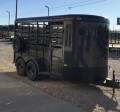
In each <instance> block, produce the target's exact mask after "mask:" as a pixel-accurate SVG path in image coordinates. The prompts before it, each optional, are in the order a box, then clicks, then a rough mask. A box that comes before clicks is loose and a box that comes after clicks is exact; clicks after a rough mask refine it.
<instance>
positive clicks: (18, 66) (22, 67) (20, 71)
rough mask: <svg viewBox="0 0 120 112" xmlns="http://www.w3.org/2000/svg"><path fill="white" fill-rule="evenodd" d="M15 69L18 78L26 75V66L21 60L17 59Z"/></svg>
mask: <svg viewBox="0 0 120 112" xmlns="http://www.w3.org/2000/svg"><path fill="white" fill-rule="evenodd" d="M16 69H17V73H18V75H20V76H25V75H26V64H25V61H24V60H23V59H22V58H19V59H18V60H17V61H16Z"/></svg>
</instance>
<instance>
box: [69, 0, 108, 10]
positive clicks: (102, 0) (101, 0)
mask: <svg viewBox="0 0 120 112" xmlns="http://www.w3.org/2000/svg"><path fill="white" fill-rule="evenodd" d="M104 1H107V0H100V1H96V2H91V3H87V4H82V5H76V6H73V7H68V8H69V9H71V8H75V7H80V6H85V5H91V4H95V3H100V2H104Z"/></svg>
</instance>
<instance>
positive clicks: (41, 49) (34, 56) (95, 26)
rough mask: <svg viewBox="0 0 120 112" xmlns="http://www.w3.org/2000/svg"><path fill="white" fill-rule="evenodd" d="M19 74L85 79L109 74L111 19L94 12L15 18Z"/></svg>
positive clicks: (34, 76)
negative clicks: (91, 13)
mask: <svg viewBox="0 0 120 112" xmlns="http://www.w3.org/2000/svg"><path fill="white" fill-rule="evenodd" d="M14 34H15V36H14V40H13V48H14V63H15V65H16V69H17V73H18V74H19V75H21V76H23V75H25V74H26V75H27V76H28V78H29V79H31V80H36V79H37V78H38V76H39V75H41V74H42V75H44V74H45V75H50V76H58V77H61V78H75V79H78V80H80V81H84V82H92V81H101V80H105V79H106V78H107V76H108V43H109V42H108V41H109V20H108V19H107V18H105V17H101V16H94V15H80V14H74V15H59V16H47V17H32V18H19V19H16V20H15V33H14Z"/></svg>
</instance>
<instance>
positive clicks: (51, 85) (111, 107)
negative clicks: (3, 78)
mask: <svg viewBox="0 0 120 112" xmlns="http://www.w3.org/2000/svg"><path fill="white" fill-rule="evenodd" d="M5 74H7V75H8V76H10V77H13V78H15V79H17V80H19V81H22V82H24V83H27V84H29V85H30V86H33V87H36V88H37V89H40V90H41V91H43V92H45V93H47V94H50V95H52V96H54V97H57V98H59V99H61V100H64V101H66V102H68V103H70V104H72V105H75V106H77V107H80V108H82V109H84V110H85V111H90V112H92V111H105V112H106V111H115V112H118V111H119V110H118V107H119V106H120V101H118V99H117V96H116V95H114V96H113V95H112V89H111V88H106V87H102V89H101V86H96V85H89V84H85V83H81V82H75V81H63V80H57V79H53V78H52V79H51V78H49V77H44V78H39V80H37V81H31V80H29V79H28V78H27V77H26V76H24V77H23V76H18V75H17V73H16V72H5ZM119 100H120V99H119Z"/></svg>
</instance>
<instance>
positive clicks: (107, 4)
mask: <svg viewBox="0 0 120 112" xmlns="http://www.w3.org/2000/svg"><path fill="white" fill-rule="evenodd" d="M15 5H16V0H0V24H5V25H6V24H8V12H6V11H9V12H10V15H11V16H10V23H11V24H14V20H15ZM45 6H48V7H49V9H50V15H51V16H52V15H64V14H89V15H99V16H105V17H108V19H109V20H110V23H111V24H110V28H111V29H113V28H114V29H120V26H119V25H116V23H117V17H120V0H18V18H24V17H38V16H47V8H46V7H45Z"/></svg>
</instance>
